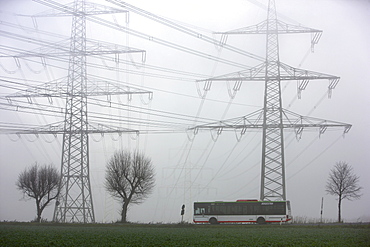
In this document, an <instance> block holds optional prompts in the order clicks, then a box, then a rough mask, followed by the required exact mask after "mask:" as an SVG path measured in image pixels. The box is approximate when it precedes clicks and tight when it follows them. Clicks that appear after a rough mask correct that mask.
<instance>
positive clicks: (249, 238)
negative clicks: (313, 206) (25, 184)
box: [0, 223, 370, 246]
mask: <svg viewBox="0 0 370 247" xmlns="http://www.w3.org/2000/svg"><path fill="white" fill-rule="evenodd" d="M0 246H370V225H368V224H367V225H321V226H317V225H316V226H305V225H302V226H297V225H282V226H280V225H264V226H260V225H215V226H213V225H212V226H211V225H191V224H189V225H180V224H179V225H155V224H152V225H140V224H124V225H120V224H90V225H83V224H46V223H45V224H37V223H0Z"/></svg>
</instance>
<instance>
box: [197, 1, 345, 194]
mask: <svg viewBox="0 0 370 247" xmlns="http://www.w3.org/2000/svg"><path fill="white" fill-rule="evenodd" d="M290 33H311V34H312V40H311V48H312V49H313V46H314V45H315V44H316V43H317V42H318V40H319V39H320V36H321V34H322V31H320V30H316V29H311V28H306V27H301V26H295V25H291V24H288V23H284V22H282V21H280V20H278V19H277V15H276V7H275V0H269V4H268V14H267V20H265V21H263V22H261V23H259V24H257V25H254V26H249V27H245V28H241V29H237V30H233V31H229V32H223V33H219V34H222V35H231V34H265V35H266V57H265V62H264V63H262V64H260V65H258V66H255V67H253V68H251V69H248V70H243V71H240V72H237V73H231V74H227V75H223V76H218V77H213V78H209V79H206V80H199V81H200V82H204V83H205V85H207V88H209V87H210V85H211V84H212V82H213V81H235V85H234V90H239V88H240V85H241V83H242V82H243V81H264V82H265V91H264V106H263V109H262V110H261V111H257V112H254V113H252V114H249V115H246V116H243V117H241V118H236V119H231V120H226V121H220V122H217V123H213V124H206V125H200V126H196V127H195V128H193V129H195V130H198V129H217V130H218V131H217V133H221V132H222V130H224V129H240V130H241V134H244V133H245V132H246V131H247V130H248V129H262V161H261V163H262V164H261V188H260V189H261V190H260V200H286V185H285V159H284V153H285V152H284V129H286V128H291V129H294V130H295V132H296V134H297V137H300V135H301V133H302V131H303V129H304V128H312V127H316V128H319V130H320V134H322V133H324V132H325V130H326V129H327V128H328V127H344V132H345V133H347V132H348V131H349V129H350V128H351V125H350V124H345V123H339V122H333V121H327V120H321V119H317V118H310V117H303V116H300V115H298V114H295V113H293V112H290V111H288V110H285V109H283V108H282V97H281V81H285V80H297V81H298V82H299V83H298V96H299V97H300V93H301V91H302V90H304V89H305V88H306V86H307V84H308V82H309V81H310V80H314V79H328V80H329V87H328V93H329V97H330V96H331V92H332V90H333V89H334V88H335V86H336V84H337V83H338V81H339V77H337V76H332V75H327V74H323V73H317V72H312V71H308V70H302V69H298V68H293V67H291V66H289V65H286V64H284V63H282V62H280V59H279V39H278V36H279V34H290ZM205 88H206V87H205Z"/></svg>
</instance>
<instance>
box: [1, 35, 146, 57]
mask: <svg viewBox="0 0 370 247" xmlns="http://www.w3.org/2000/svg"><path fill="white" fill-rule="evenodd" d="M0 36H3V37H8V38H12V39H16V40H20V41H23V42H27V43H32V44H36V45H41V48H38V49H35V50H31V51H24V52H20V53H16V54H11V55H6V54H1V55H0V58H2V57H4V58H5V57H16V58H22V57H62V56H66V57H69V56H70V55H83V56H99V55H108V54H125V53H142V61H145V53H146V51H145V50H142V49H137V48H132V47H127V46H122V45H117V44H112V43H108V42H103V41H97V40H91V39H86V50H84V51H79V52H78V54H74V53H73V52H74V51H71V50H70V48H69V43H70V40H69V39H65V40H63V41H60V42H54V41H45V40H44V41H42V40H39V39H35V38H31V37H29V36H24V35H20V34H16V33H14V32H7V31H3V30H0Z"/></svg>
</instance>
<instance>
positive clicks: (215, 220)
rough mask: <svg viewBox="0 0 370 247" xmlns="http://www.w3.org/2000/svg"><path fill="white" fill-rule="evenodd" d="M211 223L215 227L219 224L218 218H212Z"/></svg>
mask: <svg viewBox="0 0 370 247" xmlns="http://www.w3.org/2000/svg"><path fill="white" fill-rule="evenodd" d="M209 223H210V224H212V225H215V224H218V221H217V219H216V218H210V219H209Z"/></svg>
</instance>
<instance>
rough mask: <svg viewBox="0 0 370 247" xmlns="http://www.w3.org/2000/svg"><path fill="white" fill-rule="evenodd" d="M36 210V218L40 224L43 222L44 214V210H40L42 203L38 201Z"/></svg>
mask: <svg viewBox="0 0 370 247" xmlns="http://www.w3.org/2000/svg"><path fill="white" fill-rule="evenodd" d="M36 210H37V218H36V221H37V222H38V223H40V222H41V213H42V210H41V208H40V202H39V201H38V200H36Z"/></svg>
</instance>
